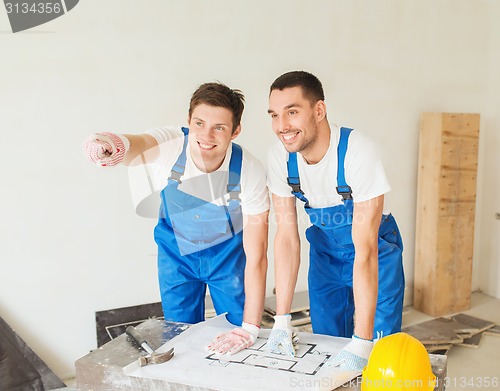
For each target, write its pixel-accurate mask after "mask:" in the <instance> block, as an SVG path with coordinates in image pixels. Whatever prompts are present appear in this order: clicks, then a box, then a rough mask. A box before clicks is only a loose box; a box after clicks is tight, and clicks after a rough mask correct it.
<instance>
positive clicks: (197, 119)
mask: <svg viewBox="0 0 500 391" xmlns="http://www.w3.org/2000/svg"><path fill="white" fill-rule="evenodd" d="M193 119H194V120H196V121H200V122H206V121H205V120H204V119H201V118H199V117H193ZM215 126H227V127H229V124H226V123H224V122H221V123H219V124H215Z"/></svg>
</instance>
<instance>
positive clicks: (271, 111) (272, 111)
mask: <svg viewBox="0 0 500 391" xmlns="http://www.w3.org/2000/svg"><path fill="white" fill-rule="evenodd" d="M292 107H302V106H301V105H300V104H298V103H291V104H289V105H287V106H285V107H284V110H289V109H291V108H292ZM267 112H268V113H269V114H272V113H274V110H271V109H269V110H267Z"/></svg>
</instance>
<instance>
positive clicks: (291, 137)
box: [281, 132, 299, 141]
mask: <svg viewBox="0 0 500 391" xmlns="http://www.w3.org/2000/svg"><path fill="white" fill-rule="evenodd" d="M298 134H299V132H293V133H284V134H282V135H281V137H282V138H283V140H284V141H293V140H294V139H295V137H297V135H298Z"/></svg>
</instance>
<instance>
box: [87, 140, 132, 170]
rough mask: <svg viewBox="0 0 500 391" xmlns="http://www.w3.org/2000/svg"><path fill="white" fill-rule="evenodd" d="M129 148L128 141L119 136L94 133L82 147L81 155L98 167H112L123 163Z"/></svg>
mask: <svg viewBox="0 0 500 391" xmlns="http://www.w3.org/2000/svg"><path fill="white" fill-rule="evenodd" d="M129 148H130V141H129V140H128V139H127V138H126V137H125V136H123V135H121V134H115V133H109V132H102V133H95V134H93V135H91V136H89V138H88V139H87V140H85V141H84V143H83V145H82V149H83V153H84V154H85V156H87V158H88V159H89V160H90V161H91V162H93V163H96V164H97V165H98V166H114V165H116V164H118V163H121V162H122V161H123V157H124V156H125V154H126V153H127V151H128V150H129Z"/></svg>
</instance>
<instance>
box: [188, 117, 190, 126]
mask: <svg viewBox="0 0 500 391" xmlns="http://www.w3.org/2000/svg"><path fill="white" fill-rule="evenodd" d="M190 123H191V116H190V115H188V125H189V124H190Z"/></svg>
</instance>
